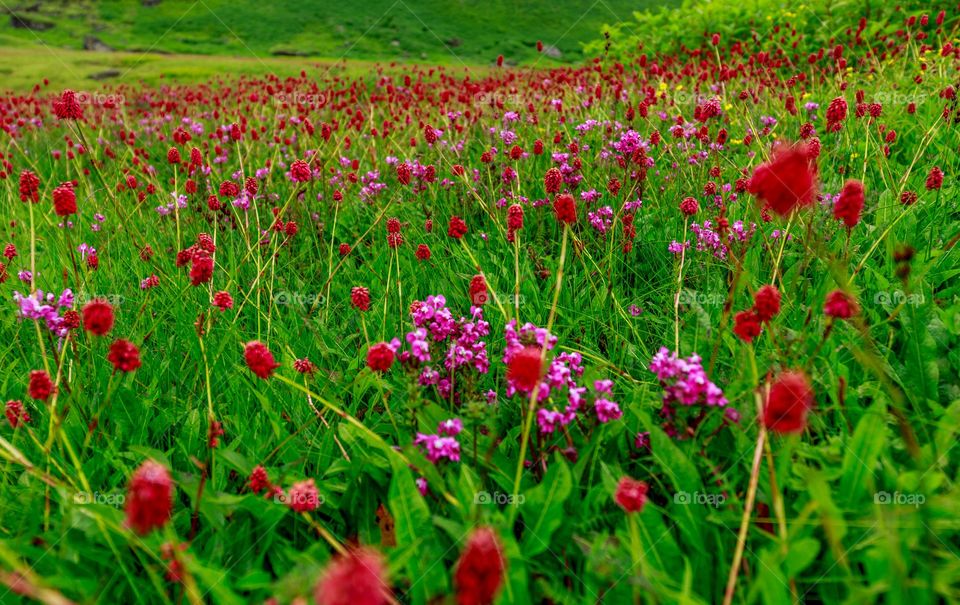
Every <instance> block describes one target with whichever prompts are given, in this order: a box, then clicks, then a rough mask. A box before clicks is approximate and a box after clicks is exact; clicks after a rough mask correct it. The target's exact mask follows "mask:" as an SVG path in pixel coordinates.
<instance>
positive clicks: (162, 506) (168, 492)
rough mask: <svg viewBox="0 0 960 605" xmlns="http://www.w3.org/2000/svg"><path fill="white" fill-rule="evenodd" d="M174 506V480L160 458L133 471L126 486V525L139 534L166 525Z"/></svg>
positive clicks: (147, 462) (148, 461) (149, 461)
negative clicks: (158, 460) (159, 460)
mask: <svg viewBox="0 0 960 605" xmlns="http://www.w3.org/2000/svg"><path fill="white" fill-rule="evenodd" d="M172 509H173V481H172V480H171V479H170V473H169V472H168V471H167V469H166V467H164V466H163V465H162V464H160V463H159V462H155V461H153V460H147V461H146V462H144V463H143V464H142V465H140V468H138V469H137V470H136V472H134V473H133V477H131V479H130V488H129V489H128V490H127V507H126V511H127V526H128V527H130V528H132V529H133V530H134V531H135V532H137V533H138V534H140V535H141V536H142V535H145V534H148V533H150V531H151V530H153V529H155V528H159V527H163V526H164V525H166V523H167V521H169V520H170V513H171V510H172Z"/></svg>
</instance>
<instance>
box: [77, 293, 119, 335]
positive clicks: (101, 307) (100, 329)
mask: <svg viewBox="0 0 960 605" xmlns="http://www.w3.org/2000/svg"><path fill="white" fill-rule="evenodd" d="M83 327H84V329H85V330H86V331H87V332H90V333H91V334H95V335H97V336H104V335H106V334H107V333H108V332H109V331H110V330H112V329H113V306H111V305H110V303H108V302H107V301H105V300H103V299H100V298H98V299H95V300H92V301H90V302H88V303H87V304H86V305H84V307H83Z"/></svg>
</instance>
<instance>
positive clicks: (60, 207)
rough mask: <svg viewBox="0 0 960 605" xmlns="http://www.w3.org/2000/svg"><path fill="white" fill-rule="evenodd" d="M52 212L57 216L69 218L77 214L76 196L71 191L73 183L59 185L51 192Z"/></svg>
mask: <svg viewBox="0 0 960 605" xmlns="http://www.w3.org/2000/svg"><path fill="white" fill-rule="evenodd" d="M53 210H54V212H56V213H57V216H70V215H71V214H76V213H77V194H76V192H75V191H74V190H73V183H71V182H66V183H60V184H59V185H57V187H56V189H54V190H53Z"/></svg>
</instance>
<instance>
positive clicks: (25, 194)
mask: <svg viewBox="0 0 960 605" xmlns="http://www.w3.org/2000/svg"><path fill="white" fill-rule="evenodd" d="M20 201H22V202H32V203H34V204H36V203H37V202H39V201H40V177H38V176H37V175H36V174H34V173H33V172H31V171H29V170H23V171H21V172H20Z"/></svg>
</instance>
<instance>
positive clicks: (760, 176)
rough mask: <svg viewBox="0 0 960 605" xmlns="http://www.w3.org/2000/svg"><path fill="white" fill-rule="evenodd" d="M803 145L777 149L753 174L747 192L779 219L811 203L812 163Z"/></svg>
mask: <svg viewBox="0 0 960 605" xmlns="http://www.w3.org/2000/svg"><path fill="white" fill-rule="evenodd" d="M808 151H809V150H808V149H807V148H806V146H804V145H795V146H792V147H779V148H777V149H775V150H774V152H773V155H772V156H771V157H770V161H769V162H767V163H765V164H761V165H760V166H758V167H757V169H756V170H754V172H753V177H752V178H751V179H750V183H749V185H748V186H747V188H748V190H749V191H750V193H752V194H753V195H755V196H756V197H757V198H758V199H760V200H762V201H763V202H764V203H765V204H766V205H767V206H768V207H770V208H772V209H773V211H774V212H776V213H777V214H779V215H781V216H786V215H788V214H790V213H791V212H793V211H794V210H795V209H797V208H803V207H805V206H809V205H810V204H812V203H813V200H814V197H815V195H816V192H817V175H816V164H815V162H814V161H813V158H811V157H810V154H809V152H808Z"/></svg>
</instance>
